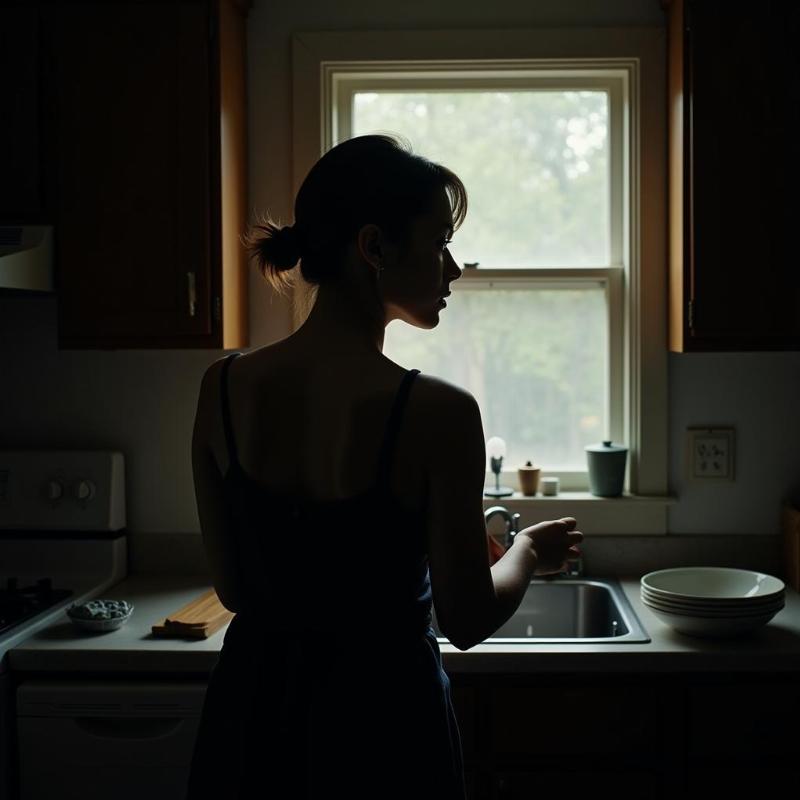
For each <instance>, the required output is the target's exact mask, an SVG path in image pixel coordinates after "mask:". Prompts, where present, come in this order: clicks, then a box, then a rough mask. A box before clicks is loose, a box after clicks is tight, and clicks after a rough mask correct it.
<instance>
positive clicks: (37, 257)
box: [0, 225, 55, 292]
mask: <svg viewBox="0 0 800 800" xmlns="http://www.w3.org/2000/svg"><path fill="white" fill-rule="evenodd" d="M5 289H15V290H22V291H29V292H53V291H55V286H54V281H53V226H52V225H0V290H5Z"/></svg>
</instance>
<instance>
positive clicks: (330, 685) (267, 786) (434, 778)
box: [185, 614, 466, 800]
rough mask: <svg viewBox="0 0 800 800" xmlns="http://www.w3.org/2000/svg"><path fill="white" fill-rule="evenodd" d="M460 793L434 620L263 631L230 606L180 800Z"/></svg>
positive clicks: (459, 766)
mask: <svg viewBox="0 0 800 800" xmlns="http://www.w3.org/2000/svg"><path fill="white" fill-rule="evenodd" d="M339 793H341V794H342V795H343V796H346V797H349V798H354V800H357V799H360V798H365V799H366V798H370V799H372V798H378V797H380V798H397V799H398V800H400V798H403V800H407V798H415V800H426V799H427V798H430V799H431V800H434V798H435V800H464V798H465V796H466V795H465V789H464V767H463V759H462V750H461V738H460V734H459V729H458V723H457V721H456V716H455V712H454V709H453V704H452V698H451V694H450V680H449V678H448V677H447V674H446V673H445V672H444V669H443V668H442V660H441V653H440V651H439V645H438V642H437V641H436V636H435V634H434V632H433V629H432V628H430V627H429V628H428V630H427V631H426V632H425V633H424V634H417V635H416V636H414V637H410V638H408V639H406V640H403V641H401V642H393V643H392V644H391V645H387V644H384V645H380V644H379V645H376V644H375V643H373V642H371V641H368V640H367V639H366V637H365V636H362V635H361V634H360V632H359V631H358V630H356V631H350V632H349V633H347V632H342V633H339V634H337V635H336V636H335V637H334V636H333V635H330V634H328V635H326V634H319V633H314V634H309V635H304V636H296V635H292V634H289V633H287V632H272V633H270V634H269V635H267V634H266V633H265V632H264V630H263V629H259V628H258V627H257V626H256V625H255V624H254V623H253V622H251V621H249V620H246V619H245V618H244V617H243V616H242V615H239V614H237V615H236V616H235V617H234V618H233V620H232V621H231V624H230V625H229V627H228V630H227V631H226V633H225V639H224V642H223V646H222V650H221V651H220V656H219V660H218V661H217V663H216V665H215V666H214V669H213V670H212V672H211V677H210V680H209V685H208V690H207V692H206V697H205V702H204V705H203V711H202V715H201V718H200V725H199V729H198V734H197V739H196V742H195V749H194V753H193V757H192V763H191V770H190V776H189V781H188V785H187V793H186V795H185V800H200V798H203V800H206V799H210V798H231V800H232V798H240V797H241V798H245V797H247V798H254V797H263V798H276V799H277V798H280V799H281V800H295V799H296V800H321V799H322V798H326V800H327V798H330V797H331V796H332V795H334V794H337V795H338V794H339Z"/></svg>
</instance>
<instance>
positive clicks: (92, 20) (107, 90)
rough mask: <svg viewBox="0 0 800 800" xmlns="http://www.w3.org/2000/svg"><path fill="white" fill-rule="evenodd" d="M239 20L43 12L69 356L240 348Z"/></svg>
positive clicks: (122, 10)
mask: <svg viewBox="0 0 800 800" xmlns="http://www.w3.org/2000/svg"><path fill="white" fill-rule="evenodd" d="M245 14H246V7H245V4H244V3H235V2H232V0H216V1H215V2H200V1H197V2H180V3H178V2H162V3H153V2H147V3H145V2H128V3H116V2H103V3H63V4H62V3H59V4H52V5H45V6H43V7H42V18H41V32H42V51H43V68H42V84H43V95H44V96H43V100H44V102H43V107H44V109H45V115H44V127H45V128H46V130H47V134H46V139H47V148H46V150H47V152H46V155H45V159H44V160H45V164H46V181H47V184H48V191H49V194H50V195H51V196H52V198H53V204H52V205H53V211H54V224H55V235H56V261H55V270H56V287H57V292H58V316H59V320H58V322H59V324H58V330H59V346H60V347H61V348H62V349H64V348H184V347H191V348H237V347H244V346H247V344H248V324H247V293H246V286H245V284H246V277H247V273H246V259H245V254H244V250H243V247H242V245H241V243H240V241H239V237H240V235H241V234H242V233H243V232H244V230H245V225H246V184H247V168H246V147H245V133H246V122H245Z"/></svg>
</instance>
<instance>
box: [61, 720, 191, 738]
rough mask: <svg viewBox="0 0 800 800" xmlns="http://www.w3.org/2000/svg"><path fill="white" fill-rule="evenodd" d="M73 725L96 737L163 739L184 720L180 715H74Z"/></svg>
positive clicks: (172, 732)
mask: <svg viewBox="0 0 800 800" xmlns="http://www.w3.org/2000/svg"><path fill="white" fill-rule="evenodd" d="M73 721H74V723H75V725H76V726H77V727H78V728H80V729H81V730H82V731H83V732H84V733H87V734H89V735H90V736H95V737H97V738H98V739H139V740H144V739H163V738H166V737H168V736H172V735H173V734H174V733H175V732H176V731H177V730H178V729H179V728H180V727H181V725H183V724H184V723H185V722H186V719H185V718H181V717H74V718H73Z"/></svg>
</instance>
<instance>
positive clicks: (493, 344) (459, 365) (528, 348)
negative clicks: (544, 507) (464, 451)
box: [383, 285, 608, 472]
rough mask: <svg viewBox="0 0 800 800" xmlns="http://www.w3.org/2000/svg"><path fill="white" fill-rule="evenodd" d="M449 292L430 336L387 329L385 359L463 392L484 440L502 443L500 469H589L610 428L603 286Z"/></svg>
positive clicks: (404, 327)
mask: <svg viewBox="0 0 800 800" xmlns="http://www.w3.org/2000/svg"><path fill="white" fill-rule="evenodd" d="M453 288H454V290H455V291H454V292H453V294H452V295H451V297H449V298H448V300H447V308H444V309H442V310H441V311H440V313H439V324H438V325H437V327H436V328H434V329H433V330H425V329H421V328H415V327H413V326H411V325H408V324H406V323H405V322H402V321H400V320H394V321H393V322H392V323H390V324H389V325H388V326H387V328H386V336H385V340H384V348H383V351H384V354H385V355H386V356H387V357H388V358H390V359H392V361H395V362H397V363H399V364H401V365H403V366H404V367H406V368H408V369H410V368H417V369H419V370H421V371H422V372H424V373H429V374H432V375H436V376H437V377H440V378H443V379H445V380H447V381H450V382H451V383H454V384H456V385H458V386H463V387H464V388H465V389H468V390H469V391H470V392H471V393H472V394H473V395H474V396H475V399H476V400H477V401H478V403H479V405H480V408H481V415H482V417H483V428H484V434H485V437H486V439H487V440H488V439H489V438H490V437H491V436H500V437H501V438H503V439H504V440H505V441H506V445H507V454H506V457H505V458H504V459H503V469H512V470H515V469H517V468H518V467H520V466H522V465H523V464H525V462H526V461H528V460H530V461H531V462H532V463H533V464H534V466H540V467H542V470H543V472H548V471H554V470H586V453H585V451H584V449H583V448H584V447H585V446H586V445H587V444H595V443H596V442H599V441H601V440H602V439H603V438H604V437H605V436H606V432H607V430H608V426H607V424H606V419H607V398H608V363H607V353H608V341H607V338H608V337H607V328H608V326H607V307H606V301H605V293H604V291H603V289H602V288H601V287H594V286H593V287H578V288H574V289H537V288H535V287H532V288H531V289H513V290H508V289H495V288H492V289H488V290H472V289H470V290H466V291H461V292H459V291H458V287H457V285H456V286H454V287H453ZM488 468H489V463H488V458H487V469H488Z"/></svg>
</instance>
